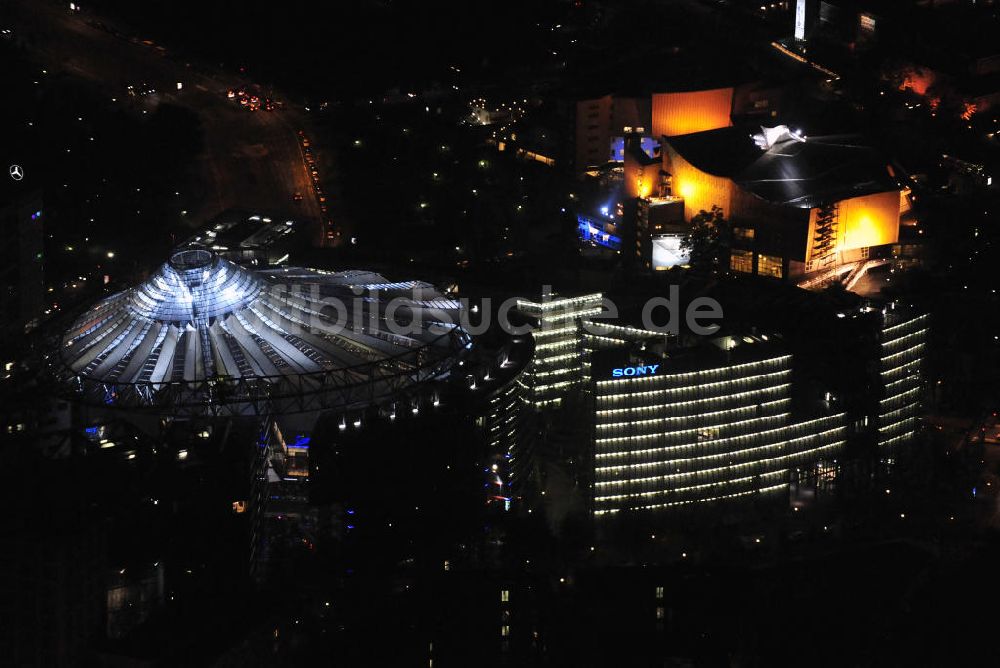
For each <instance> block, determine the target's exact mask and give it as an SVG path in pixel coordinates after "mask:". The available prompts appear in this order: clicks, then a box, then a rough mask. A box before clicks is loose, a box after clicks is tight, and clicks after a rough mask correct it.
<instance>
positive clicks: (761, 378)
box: [592, 336, 847, 515]
mask: <svg viewBox="0 0 1000 668" xmlns="http://www.w3.org/2000/svg"><path fill="white" fill-rule="evenodd" d="M713 344H714V345H713V346H710V347H705V348H700V349H695V350H686V351H685V350H681V351H678V352H677V353H675V352H665V353H664V352H653V347H651V348H649V349H648V351H642V352H640V353H629V351H627V350H614V349H612V350H605V351H602V352H596V353H594V355H593V357H592V374H593V387H594V411H595V425H594V428H595V432H594V455H593V456H594V481H593V485H594V488H593V498H592V502H593V512H594V514H595V515H608V514H615V513H619V512H622V511H638V510H663V509H668V508H674V507H680V506H689V505H692V504H698V503H704V502H715V501H722V500H726V499H734V498H738V497H743V496H750V495H757V494H766V493H782V492H787V491H788V490H789V485H790V483H791V482H792V481H793V479H794V478H795V472H796V470H797V469H798V468H800V467H802V468H809V467H812V466H815V465H816V464H817V463H819V462H821V461H824V460H826V461H831V460H835V459H836V458H837V457H838V455H839V454H840V453H841V452H842V450H843V447H844V445H845V444H846V439H847V420H846V416H845V414H843V413H826V414H819V415H818V416H814V417H811V418H808V419H802V418H800V417H798V416H793V413H792V410H791V403H792V399H791V373H792V370H791V356H790V355H788V354H786V353H785V352H784V351H783V350H782V348H781V347H780V346H779V345H775V344H774V343H773V342H770V341H768V340H766V338H765V337H751V336H745V337H721V338H720V339H718V340H716V341H713ZM654 347H655V346H654Z"/></svg>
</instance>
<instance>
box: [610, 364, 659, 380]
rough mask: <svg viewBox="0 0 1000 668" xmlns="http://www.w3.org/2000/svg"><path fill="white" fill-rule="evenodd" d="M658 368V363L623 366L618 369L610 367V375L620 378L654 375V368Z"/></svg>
mask: <svg viewBox="0 0 1000 668" xmlns="http://www.w3.org/2000/svg"><path fill="white" fill-rule="evenodd" d="M659 368H660V365H659V364H642V365H640V366H625V367H621V368H618V369H612V370H611V375H612V377H614V378H621V377H622V376H630V377H631V376H655V375H656V370H657V369H659Z"/></svg>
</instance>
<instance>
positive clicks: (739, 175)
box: [664, 126, 898, 208]
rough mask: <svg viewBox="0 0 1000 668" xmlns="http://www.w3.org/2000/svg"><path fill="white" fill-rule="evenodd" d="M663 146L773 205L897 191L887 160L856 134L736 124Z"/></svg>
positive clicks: (805, 205) (816, 202)
mask: <svg viewBox="0 0 1000 668" xmlns="http://www.w3.org/2000/svg"><path fill="white" fill-rule="evenodd" d="M664 142H665V143H667V144H669V145H670V146H671V147H673V149H674V150H675V151H677V153H679V154H680V155H681V157H683V158H684V159H685V160H687V161H688V162H690V163H691V164H692V165H693V166H694V167H696V168H698V169H700V170H701V171H703V172H707V173H709V174H712V175H714V176H720V177H723V178H729V179H732V180H733V181H735V182H736V183H737V184H738V185H740V187H742V188H744V189H745V190H748V191H750V192H752V193H753V194H755V195H757V196H758V197H760V198H761V199H764V200H767V201H769V202H773V203H775V204H782V205H785V206H793V207H798V208H812V207H815V206H822V205H823V204H828V203H832V202H836V201H839V200H844V199H848V198H851V197H859V196H862V195H870V194H872V193H878V192H888V191H892V190H897V189H898V185H897V183H896V180H895V179H894V178H893V176H892V174H891V173H890V169H889V165H888V161H887V160H886V159H885V158H884V157H883V156H881V155H880V154H879V152H878V151H877V150H876V149H874V148H872V147H871V146H868V145H866V144H865V143H864V141H863V139H862V138H861V137H859V136H855V135H828V136H823V137H804V136H799V135H796V134H793V133H791V132H788V131H787V128H783V127H779V128H757V131H756V132H755V131H754V129H752V128H748V127H739V126H734V127H727V128H720V129H718V130H707V131H705V132H695V133H692V134H687V135H679V136H674V137H664Z"/></svg>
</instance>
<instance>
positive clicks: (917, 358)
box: [876, 305, 930, 449]
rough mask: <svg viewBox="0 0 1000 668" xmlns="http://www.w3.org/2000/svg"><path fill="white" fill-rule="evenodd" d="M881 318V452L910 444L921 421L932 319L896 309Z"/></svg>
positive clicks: (888, 311)
mask: <svg viewBox="0 0 1000 668" xmlns="http://www.w3.org/2000/svg"><path fill="white" fill-rule="evenodd" d="M893 306H894V305H890V307H888V308H887V309H886V310H885V311H884V313H883V315H882V328H881V331H880V332H879V339H880V341H879V344H880V347H879V351H880V359H879V379H880V382H881V389H882V396H881V398H880V400H879V404H878V415H877V417H876V426H877V429H878V432H877V433H878V446H879V448H880V449H883V448H891V447H893V446H896V445H899V444H902V443H906V442H908V441H910V440H911V439H912V438H913V436H914V434H915V433H916V430H917V426H918V424H919V421H920V410H921V409H920V399H921V393H922V392H923V380H922V369H921V367H922V363H923V358H924V353H925V349H926V347H927V336H928V332H929V325H930V317H929V316H928V315H927V314H922V315H915V314H912V313H906V312H904V311H902V310H896V309H895V308H893Z"/></svg>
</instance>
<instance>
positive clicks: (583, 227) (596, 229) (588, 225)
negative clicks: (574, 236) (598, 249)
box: [576, 215, 622, 250]
mask: <svg viewBox="0 0 1000 668" xmlns="http://www.w3.org/2000/svg"><path fill="white" fill-rule="evenodd" d="M576 225H577V233H578V234H579V235H580V240H581V241H589V242H591V243H595V244H597V245H598V246H604V247H605V248H610V249H611V250H619V249H621V247H622V240H621V238H620V237H617V236H615V235H614V234H611V233H609V232H605V231H604V230H603V226H600V225H598V224H595V222H594V221H593V220H592V219H590V218H588V217H587V216H582V215H581V216H577V217H576Z"/></svg>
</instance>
